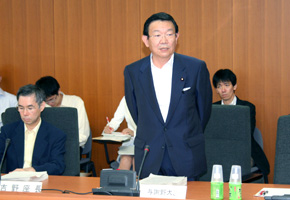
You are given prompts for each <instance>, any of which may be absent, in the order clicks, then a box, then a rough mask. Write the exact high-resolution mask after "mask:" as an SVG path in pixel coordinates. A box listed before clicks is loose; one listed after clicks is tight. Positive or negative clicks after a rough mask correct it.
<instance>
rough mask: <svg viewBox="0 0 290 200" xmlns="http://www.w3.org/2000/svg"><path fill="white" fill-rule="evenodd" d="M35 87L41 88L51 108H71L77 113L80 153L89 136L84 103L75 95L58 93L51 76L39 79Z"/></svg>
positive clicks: (56, 83) (57, 87)
mask: <svg viewBox="0 0 290 200" xmlns="http://www.w3.org/2000/svg"><path fill="white" fill-rule="evenodd" d="M36 85H37V86H38V87H39V88H41V89H42V90H43V91H44V93H45V96H46V99H45V102H46V103H47V105H49V106H51V107H73V108H76V109H77V112H78V125H79V143H80V144H79V145H80V147H81V148H80V153H81V152H82V148H83V147H84V145H85V144H86V142H87V139H88V137H89V135H90V124H89V119H88V116H87V112H86V108H85V104H84V101H83V100H82V99H81V98H80V97H78V96H75V95H65V94H64V93H63V92H61V91H60V85H59V83H58V82H57V80H56V79H55V78H53V77H51V76H45V77H42V78H40V79H39V80H38V81H37V82H36Z"/></svg>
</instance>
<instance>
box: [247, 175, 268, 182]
mask: <svg viewBox="0 0 290 200" xmlns="http://www.w3.org/2000/svg"><path fill="white" fill-rule="evenodd" d="M263 177H264V182H265V183H268V177H267V176H264V175H263V174H262V173H249V174H245V175H243V176H242V182H243V183H251V182H253V181H256V180H259V179H261V178H263Z"/></svg>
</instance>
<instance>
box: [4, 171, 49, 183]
mask: <svg viewBox="0 0 290 200" xmlns="http://www.w3.org/2000/svg"><path fill="white" fill-rule="evenodd" d="M1 179H2V180H3V181H33V182H39V181H44V180H46V179H48V174H47V172H46V171H43V172H28V171H15V172H11V173H9V174H6V175H4V176H2V177H1Z"/></svg>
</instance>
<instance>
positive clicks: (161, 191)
mask: <svg viewBox="0 0 290 200" xmlns="http://www.w3.org/2000/svg"><path fill="white" fill-rule="evenodd" d="M186 193H187V177H175V176H160V175H154V174H150V175H149V177H147V178H145V179H142V180H141V181H140V197H149V198H158V199H160V198H163V199H186Z"/></svg>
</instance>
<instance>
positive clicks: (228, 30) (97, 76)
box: [0, 0, 290, 180]
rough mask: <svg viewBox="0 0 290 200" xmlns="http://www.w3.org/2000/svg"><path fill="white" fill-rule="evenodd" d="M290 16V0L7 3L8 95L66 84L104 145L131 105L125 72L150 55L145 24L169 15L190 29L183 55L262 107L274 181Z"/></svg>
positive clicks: (3, 18) (285, 98) (3, 57)
mask: <svg viewBox="0 0 290 200" xmlns="http://www.w3.org/2000/svg"><path fill="white" fill-rule="evenodd" d="M289 9H290V1H288V0H243V1H239V0H219V1H217V0H1V1H0V36H1V37H0V74H1V75H2V76H3V81H2V82H3V83H2V87H3V88H4V89H5V90H7V91H9V92H11V93H16V92H17V90H18V88H19V87H20V86H22V85H25V84H28V83H34V82H35V81H36V80H37V79H38V78H40V77H41V76H44V75H52V76H54V77H56V79H57V80H58V81H59V82H60V85H61V90H62V91H63V92H65V93H67V94H76V95H78V96H80V97H82V98H83V100H84V101H85V105H86V108H87V113H88V117H89V120H90V124H91V128H92V131H93V136H98V135H100V133H101V131H102V129H103V127H104V125H105V124H106V120H105V117H106V116H108V117H110V118H112V116H113V114H114V111H115V109H116V108H117V105H118V103H119V101H120V100H121V97H122V96H123V95H124V87H123V86H124V84H123V81H124V78H123V70H124V67H125V66H126V65H127V64H129V63H131V62H133V61H135V60H138V59H140V58H142V57H144V56H146V55H148V54H149V52H148V50H147V49H146V48H145V46H144V45H143V44H142V41H141V34H142V28H143V23H144V21H145V20H146V19H147V18H148V17H149V16H150V15H151V14H153V13H155V12H160V11H165V12H168V13H170V14H172V15H173V17H174V18H175V20H176V21H177V23H178V25H179V27H180V39H179V45H178V48H177V52H179V53H183V54H187V55H190V56H194V57H197V58H200V59H203V60H205V61H206V63H207V65H208V68H209V71H210V74H211V77H212V75H213V74H214V72H215V71H216V70H218V69H220V68H230V69H232V70H233V71H234V72H235V73H236V75H237V77H238V90H237V95H238V96H239V98H241V99H244V100H248V101H250V102H252V103H254V104H255V105H256V110H257V127H258V128H259V129H260V130H261V132H262V134H263V138H264V145H265V147H264V149H265V152H266V154H267V156H268V158H269V161H270V163H271V177H270V180H272V177H273V171H274V156H275V141H276V129H277V119H278V117H279V116H281V115H286V114H289V113H290V104H289V102H290V101H289V100H290V89H289V85H290V79H289V78H288V76H289V74H290V67H289V65H290V56H289V51H290V50H289V45H290V16H289V15H290V13H289ZM287 75H288V76H287ZM215 100H218V96H217V95H216V93H215V92H214V101H215ZM123 127H124V124H123ZM117 147H118V145H111V146H110V155H111V158H115V157H116V156H117V153H116V150H117ZM93 160H94V162H95V165H96V169H97V172H99V171H100V170H101V169H102V168H107V167H108V165H107V163H106V162H105V155H104V149H103V146H102V145H101V144H97V143H94V144H93ZM98 175H99V173H98Z"/></svg>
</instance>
